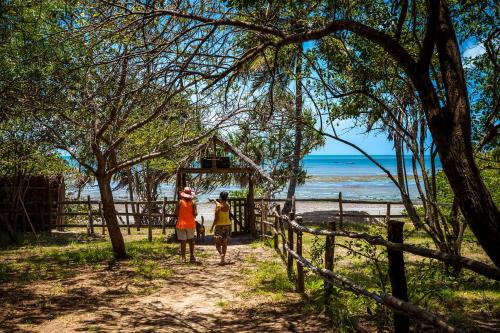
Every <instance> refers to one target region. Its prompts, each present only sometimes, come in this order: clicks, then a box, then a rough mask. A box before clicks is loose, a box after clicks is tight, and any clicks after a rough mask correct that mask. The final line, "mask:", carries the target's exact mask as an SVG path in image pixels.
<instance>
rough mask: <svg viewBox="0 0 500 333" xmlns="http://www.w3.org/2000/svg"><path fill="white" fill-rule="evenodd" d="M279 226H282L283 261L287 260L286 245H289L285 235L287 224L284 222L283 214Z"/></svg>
mask: <svg viewBox="0 0 500 333" xmlns="http://www.w3.org/2000/svg"><path fill="white" fill-rule="evenodd" d="M278 222H279V225H280V231H281V243H282V244H281V247H282V251H283V252H281V253H282V255H283V260H285V259H284V258H285V256H286V249H285V244H287V243H288V240H287V239H286V233H285V223H284V221H283V216H281V212H280V217H279V220H278Z"/></svg>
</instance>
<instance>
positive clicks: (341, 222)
mask: <svg viewBox="0 0 500 333" xmlns="http://www.w3.org/2000/svg"><path fill="white" fill-rule="evenodd" d="M339 213H340V216H339V227H340V229H343V228H344V206H343V204H342V192H339Z"/></svg>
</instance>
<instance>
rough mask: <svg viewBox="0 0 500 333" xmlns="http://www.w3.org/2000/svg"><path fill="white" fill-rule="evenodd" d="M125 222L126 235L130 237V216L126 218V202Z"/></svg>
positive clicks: (126, 203)
mask: <svg viewBox="0 0 500 333" xmlns="http://www.w3.org/2000/svg"><path fill="white" fill-rule="evenodd" d="M125 222H126V223H127V235H130V216H128V202H126V201H125Z"/></svg>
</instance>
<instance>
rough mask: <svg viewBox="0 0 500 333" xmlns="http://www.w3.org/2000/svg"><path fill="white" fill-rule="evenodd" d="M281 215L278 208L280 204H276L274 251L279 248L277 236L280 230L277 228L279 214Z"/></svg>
mask: <svg viewBox="0 0 500 333" xmlns="http://www.w3.org/2000/svg"><path fill="white" fill-rule="evenodd" d="M280 215H281V208H280V205H277V206H276V214H275V215H274V231H275V232H274V249H275V250H276V252H277V251H278V249H279V244H280V240H279V238H278V231H279V230H280V229H279V216H280Z"/></svg>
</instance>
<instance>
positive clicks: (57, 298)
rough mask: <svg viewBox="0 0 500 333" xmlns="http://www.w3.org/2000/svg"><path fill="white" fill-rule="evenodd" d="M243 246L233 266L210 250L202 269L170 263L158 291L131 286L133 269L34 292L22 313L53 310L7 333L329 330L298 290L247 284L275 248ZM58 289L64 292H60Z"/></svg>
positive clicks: (202, 250) (234, 249) (236, 249)
mask: <svg viewBox="0 0 500 333" xmlns="http://www.w3.org/2000/svg"><path fill="white" fill-rule="evenodd" d="M235 241H236V240H235ZM238 241H239V242H241V243H242V244H238V245H232V246H230V247H229V248H228V257H229V259H230V261H231V263H230V264H228V265H225V266H219V265H218V264H217V263H218V256H217V255H216V253H215V249H214V247H213V246H209V245H202V246H199V247H198V249H197V251H198V255H199V258H200V264H197V265H181V264H179V263H178V262H177V258H175V259H174V258H172V261H173V268H174V272H175V273H174V274H173V275H172V276H171V277H170V278H168V279H167V280H154V281H151V282H150V283H149V287H150V288H152V289H153V291H152V292H144V289H147V288H148V286H147V285H142V286H141V285H137V284H134V283H133V282H130V279H127V276H130V274H129V273H130V272H127V270H126V269H123V268H121V267H114V268H113V269H111V270H106V271H102V270H101V271H96V272H86V273H84V274H79V275H77V276H76V277H74V278H70V279H65V280H60V281H58V282H54V283H52V284H51V283H47V284H44V285H40V286H38V287H33V288H36V291H35V290H31V291H30V292H31V293H33V294H36V295H37V298H39V299H38V300H34V301H33V302H34V303H33V304H31V303H30V301H29V300H26V304H24V305H26V306H27V308H26V307H23V309H24V311H29V309H30V306H31V307H38V306H39V305H38V303H39V302H40V299H44V300H46V299H50V300H49V303H50V305H49V306H48V308H46V309H45V311H43V312H42V313H40V315H39V316H38V317H34V316H32V317H31V318H30V319H29V320H27V322H28V323H26V320H24V322H23V321H22V320H20V322H19V323H18V324H17V325H11V326H10V328H9V329H8V330H6V331H9V332H15V331H17V332H86V331H97V332H328V331H330V329H329V325H328V323H327V320H326V319H325V318H323V317H318V316H316V315H312V314H305V313H304V310H303V309H302V302H301V298H300V296H299V295H298V294H296V293H287V294H285V297H284V299H283V300H280V301H272V300H271V299H270V298H269V296H262V295H256V294H255V293H252V290H251V287H250V285H249V284H248V283H246V280H247V279H249V277H250V272H251V270H252V269H254V268H255V265H256V263H255V259H256V260H257V261H259V260H264V259H266V260H270V259H271V258H272V252H271V251H272V250H271V249H268V248H263V247H260V246H251V245H250V244H249V239H238ZM233 243H234V242H233ZM249 258H253V260H248V259H249ZM271 260H272V259H271ZM54 290H59V293H57V292H56V295H54ZM49 295H50V296H49ZM18 315H19V314H18ZM28 315H29V314H28ZM25 316H26V313H25ZM0 327H1V325H0ZM0 330H1V329H0Z"/></svg>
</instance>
